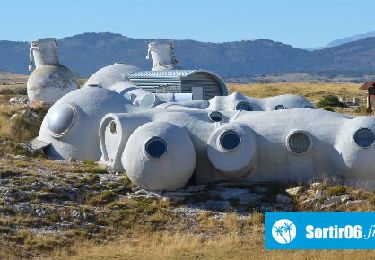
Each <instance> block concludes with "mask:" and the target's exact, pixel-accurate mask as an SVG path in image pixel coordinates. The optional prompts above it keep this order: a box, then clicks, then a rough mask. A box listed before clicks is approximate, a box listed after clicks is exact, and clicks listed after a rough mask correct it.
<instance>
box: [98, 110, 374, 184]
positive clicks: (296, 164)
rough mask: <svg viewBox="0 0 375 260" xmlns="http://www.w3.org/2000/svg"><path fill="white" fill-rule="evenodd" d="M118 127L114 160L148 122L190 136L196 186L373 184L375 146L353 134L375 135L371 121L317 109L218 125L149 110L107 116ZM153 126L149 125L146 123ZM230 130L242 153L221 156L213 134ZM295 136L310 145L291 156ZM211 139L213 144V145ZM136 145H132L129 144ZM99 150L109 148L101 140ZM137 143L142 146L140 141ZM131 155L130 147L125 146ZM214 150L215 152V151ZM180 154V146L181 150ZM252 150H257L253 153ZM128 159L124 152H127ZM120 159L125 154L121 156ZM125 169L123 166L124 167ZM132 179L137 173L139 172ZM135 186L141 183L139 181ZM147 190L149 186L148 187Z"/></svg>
mask: <svg viewBox="0 0 375 260" xmlns="http://www.w3.org/2000/svg"><path fill="white" fill-rule="evenodd" d="M108 120H114V121H115V122H116V124H117V125H119V127H118V132H117V137H115V138H114V139H113V140H112V142H114V140H117V141H116V142H114V143H116V144H117V145H118V146H117V149H116V150H115V152H114V154H112V155H111V156H110V157H112V159H113V160H114V161H116V160H118V159H116V156H118V154H122V151H123V150H124V147H127V145H128V144H127V140H128V139H129V137H130V136H131V135H132V133H133V132H134V131H136V129H137V128H138V127H139V126H142V125H144V124H146V123H149V122H155V123H156V122H160V124H163V123H164V124H166V122H168V124H174V125H176V126H178V127H181V128H185V129H186V130H187V131H188V133H189V134H190V138H191V140H192V142H193V144H194V147H195V151H196V155H197V157H196V160H197V162H196V169H195V172H196V182H197V183H208V182H213V181H219V180H230V179H242V180H244V181H281V182H287V181H297V182H298V181H305V182H306V181H309V180H311V179H312V178H315V177H322V176H328V177H330V176H334V177H336V178H343V179H345V180H350V181H355V182H361V181H362V182H365V183H366V184H368V185H370V186H371V185H372V186H374V185H375V176H374V175H373V174H372V173H373V172H375V165H374V164H373V161H372V158H374V157H375V145H374V144H373V145H371V146H370V147H368V148H360V147H359V146H358V145H357V144H355V143H354V141H353V135H354V134H355V132H356V131H357V130H359V129H361V128H368V129H370V130H371V131H373V132H374V133H375V118H374V117H357V118H351V117H346V116H344V115H341V114H338V113H333V112H328V111H325V110H320V109H309V108H306V109H288V110H274V111H258V112H257V111H253V112H247V111H236V112H231V113H228V112H223V121H222V122H220V123H217V122H213V121H212V120H210V118H209V117H208V114H207V111H205V110H200V109H183V108H180V109H170V110H165V109H151V110H149V111H145V112H139V113H132V114H109V115H107V116H106V117H105V119H103V121H102V124H101V128H103V129H105V128H106V127H108V124H106V122H107V121H108ZM151 125H152V124H151ZM223 127H224V128H225V129H233V130H235V131H237V132H238V133H239V135H240V136H241V140H242V143H241V146H240V148H239V149H242V150H238V151H241V152H235V151H237V150H235V151H234V153H232V154H231V153H228V154H225V153H220V152H218V149H217V145H216V142H217V138H218V136H220V135H218V134H217V132H218V131H219V132H220V131H222V130H221V129H222V128H223ZM296 131H301V132H304V133H306V134H308V136H309V138H310V140H311V144H310V147H309V149H308V150H307V151H306V152H305V153H302V154H295V153H293V152H291V151H290V149H289V148H288V145H287V140H288V136H289V135H290V134H291V133H294V132H296ZM215 140H216V141H215ZM135 142H136V141H133V142H132V145H134V144H135ZM101 143H102V144H103V146H109V147H110V146H111V145H112V144H111V142H107V140H106V139H105V137H104V136H101ZM140 143H141V142H140ZM129 146H130V147H129V148H125V149H129V150H131V149H132V148H131V145H130V144H129ZM215 147H216V148H215ZM181 149H183V146H181ZM255 150H256V151H255ZM127 155H128V156H130V155H129V153H127ZM124 156H125V155H124ZM124 166H126V165H124ZM137 174H141V172H138V173H137ZM137 182H139V183H141V181H140V180H137ZM148 185H151V184H150V183H148Z"/></svg>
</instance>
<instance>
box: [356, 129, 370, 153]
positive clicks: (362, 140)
mask: <svg viewBox="0 0 375 260" xmlns="http://www.w3.org/2000/svg"><path fill="white" fill-rule="evenodd" d="M353 139H354V142H355V143H356V144H357V145H358V146H359V147H361V148H367V147H370V146H371V145H372V144H373V143H374V141H375V135H374V133H373V132H372V131H371V130H370V129H368V128H361V129H359V130H358V131H357V132H355V134H354V136H353Z"/></svg>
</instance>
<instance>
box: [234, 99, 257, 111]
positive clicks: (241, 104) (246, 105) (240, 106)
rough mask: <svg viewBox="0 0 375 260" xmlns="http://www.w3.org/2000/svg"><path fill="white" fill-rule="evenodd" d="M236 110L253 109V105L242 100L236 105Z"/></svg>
mask: <svg viewBox="0 0 375 260" xmlns="http://www.w3.org/2000/svg"><path fill="white" fill-rule="evenodd" d="M236 110H245V111H253V107H252V106H251V105H250V104H249V102H247V101H240V102H239V103H238V104H237V106H236Z"/></svg>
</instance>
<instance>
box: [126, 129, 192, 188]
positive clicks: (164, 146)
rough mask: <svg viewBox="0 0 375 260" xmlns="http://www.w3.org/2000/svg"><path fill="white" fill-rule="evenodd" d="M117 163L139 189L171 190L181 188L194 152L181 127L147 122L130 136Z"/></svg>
mask: <svg viewBox="0 0 375 260" xmlns="http://www.w3.org/2000/svg"><path fill="white" fill-rule="evenodd" d="M121 162H122V165H123V167H124V168H125V170H126V174H127V176H128V177H129V179H130V180H131V181H132V182H134V183H135V184H137V185H139V186H140V187H141V188H144V189H147V190H169V191H171V190H176V189H178V188H183V187H184V186H185V185H186V184H187V182H188V181H189V179H190V178H191V176H192V175H193V173H194V169H195V166H196V153H195V148H194V145H193V143H192V141H191V139H190V137H189V134H188V132H187V130H186V129H185V128H181V127H178V126H176V125H172V124H169V123H168V122H150V123H146V124H144V125H143V126H140V127H139V128H137V129H136V130H135V131H134V133H133V134H131V135H130V137H129V140H128V141H127V143H126V146H125V150H124V153H123V154H122V157H121Z"/></svg>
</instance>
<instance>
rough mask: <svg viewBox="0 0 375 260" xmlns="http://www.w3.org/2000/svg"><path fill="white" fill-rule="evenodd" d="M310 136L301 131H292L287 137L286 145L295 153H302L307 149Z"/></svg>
mask: <svg viewBox="0 0 375 260" xmlns="http://www.w3.org/2000/svg"><path fill="white" fill-rule="evenodd" d="M310 143H311V142H310V138H309V136H308V135H307V134H305V133H303V132H295V133H292V134H291V135H290V136H289V137H288V147H289V149H290V151H292V152H293V153H296V154H302V153H305V152H307V151H308V150H309V147H310Z"/></svg>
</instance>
